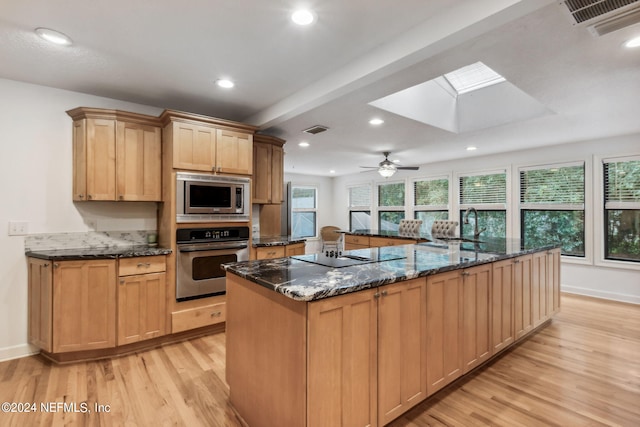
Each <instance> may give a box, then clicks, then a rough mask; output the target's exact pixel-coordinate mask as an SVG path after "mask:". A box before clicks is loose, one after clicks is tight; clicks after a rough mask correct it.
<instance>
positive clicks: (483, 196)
mask: <svg viewBox="0 0 640 427" xmlns="http://www.w3.org/2000/svg"><path fill="white" fill-rule="evenodd" d="M505 203H507V174H506V173H497V174H490V175H471V176H461V177H460V204H461V205H474V204H475V205H478V204H500V205H504V204H505Z"/></svg>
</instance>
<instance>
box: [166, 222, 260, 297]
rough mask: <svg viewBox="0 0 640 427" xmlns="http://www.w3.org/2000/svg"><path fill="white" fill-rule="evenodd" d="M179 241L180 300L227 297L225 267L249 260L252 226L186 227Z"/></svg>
mask: <svg viewBox="0 0 640 427" xmlns="http://www.w3.org/2000/svg"><path fill="white" fill-rule="evenodd" d="M176 239H177V249H178V253H177V256H176V264H177V265H176V300H177V301H187V300H190V299H196V298H204V297H209V296H213V295H222V294H224V293H225V292H226V278H225V271H224V269H223V268H222V264H225V263H229V262H236V261H246V260H248V259H249V227H222V228H182V229H178V230H177V231H176Z"/></svg>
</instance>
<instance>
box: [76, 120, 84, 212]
mask: <svg viewBox="0 0 640 427" xmlns="http://www.w3.org/2000/svg"><path fill="white" fill-rule="evenodd" d="M73 200H74V201H85V200H87V120H86V119H83V120H74V121H73Z"/></svg>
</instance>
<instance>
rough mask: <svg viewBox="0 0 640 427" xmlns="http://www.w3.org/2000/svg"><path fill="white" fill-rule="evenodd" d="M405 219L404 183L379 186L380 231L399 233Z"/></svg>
mask: <svg viewBox="0 0 640 427" xmlns="http://www.w3.org/2000/svg"><path fill="white" fill-rule="evenodd" d="M402 219H404V182H396V183H392V184H379V185H378V230H380V231H397V230H398V225H399V224H400V220H402Z"/></svg>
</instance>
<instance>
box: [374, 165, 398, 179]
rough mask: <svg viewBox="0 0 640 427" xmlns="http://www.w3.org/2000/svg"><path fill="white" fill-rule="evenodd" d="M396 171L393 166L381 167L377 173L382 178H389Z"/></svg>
mask: <svg viewBox="0 0 640 427" xmlns="http://www.w3.org/2000/svg"><path fill="white" fill-rule="evenodd" d="M396 170H397V169H396V167H395V166H394V165H382V166H380V167H379V168H378V173H379V174H380V175H381V176H382V177H384V178H389V177H391V176H393V174H394V173H396Z"/></svg>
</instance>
